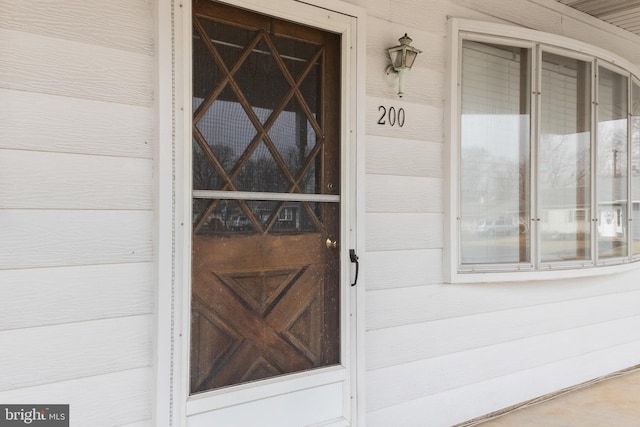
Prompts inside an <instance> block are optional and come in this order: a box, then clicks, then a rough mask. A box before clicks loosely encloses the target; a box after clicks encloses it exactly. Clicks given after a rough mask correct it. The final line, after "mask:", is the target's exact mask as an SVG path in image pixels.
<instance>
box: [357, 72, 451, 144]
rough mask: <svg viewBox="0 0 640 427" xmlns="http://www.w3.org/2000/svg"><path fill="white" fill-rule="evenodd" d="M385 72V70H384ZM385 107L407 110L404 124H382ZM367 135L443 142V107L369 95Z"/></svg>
mask: <svg viewBox="0 0 640 427" xmlns="http://www.w3.org/2000/svg"><path fill="white" fill-rule="evenodd" d="M383 72H384V71H383ZM380 107H384V108H386V109H387V111H388V110H390V108H391V107H393V108H395V110H396V111H399V110H400V109H401V108H402V109H404V111H405V122H404V126H402V127H399V126H398V125H397V124H396V126H391V125H389V124H386V125H381V124H378V121H379V120H380V118H381V115H382V112H383V110H381V109H380ZM366 118H367V119H366V120H367V126H366V128H367V129H366V131H367V135H377V136H386V137H389V138H402V139H416V140H421V141H425V140H426V141H431V142H442V141H443V128H442V126H443V108H442V107H434V106H431V105H421V104H417V103H413V104H411V103H408V102H404V101H399V100H398V99H397V97H395V99H391V100H390V99H386V98H380V97H373V96H367V110H366Z"/></svg>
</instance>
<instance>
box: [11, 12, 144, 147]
mask: <svg viewBox="0 0 640 427" xmlns="http://www.w3.org/2000/svg"><path fill="white" fill-rule="evenodd" d="M18 3H19V2H18ZM0 99H2V102H0V123H2V132H1V133H0V148H14V149H21V150H32V151H50V152H63V153H77V154H95V155H105V156H123V157H137V158H147V159H150V158H151V157H152V154H153V144H152V142H153V132H154V131H153V109H152V108H149V107H140V106H135V105H125V104H116V103H110V102H102V101H93V100H87V99H78V98H68V97H64V96H53V95H46V94H42V93H32V92H25V91H17V90H7V89H0Z"/></svg>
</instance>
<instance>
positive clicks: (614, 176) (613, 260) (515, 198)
mask: <svg viewBox="0 0 640 427" xmlns="http://www.w3.org/2000/svg"><path fill="white" fill-rule="evenodd" d="M487 26H488V25H482V26H481V27H482V28H486V27H487ZM497 27H498V26H497ZM500 27H502V26H500ZM456 28H457V30H458V31H459V32H458V36H459V37H458V38H457V45H455V46H453V49H452V50H453V51H454V54H455V57H454V58H453V60H452V63H453V65H454V66H455V67H456V69H457V81H456V82H455V83H453V82H452V95H453V96H455V99H454V100H453V101H452V106H453V107H452V109H451V114H452V116H454V115H455V116H454V117H452V118H451V126H452V132H451V135H452V138H451V144H452V146H451V147H450V155H451V156H450V157H451V173H452V175H451V183H452V185H453V187H454V188H452V189H451V190H452V195H451V202H450V204H449V206H450V208H451V209H452V210H453V211H452V212H451V216H450V218H451V226H450V228H448V232H449V234H450V236H449V237H450V239H449V242H450V243H451V248H452V253H450V254H449V255H448V258H449V263H450V265H451V271H452V272H453V274H467V273H490V272H509V271H514V272H515V271H530V272H532V273H537V272H540V271H553V270H560V269H562V270H570V269H576V270H577V269H583V268H585V267H598V266H605V265H611V264H623V263H628V262H631V261H634V260H635V259H636V257H637V256H638V255H640V83H639V80H638V79H637V77H635V73H636V70H635V68H634V66H633V65H631V64H630V63H626V62H625V61H623V60H618V58H616V57H614V56H612V55H611V54H608V53H607V52H604V51H602V50H599V49H597V48H593V49H591V48H590V47H589V46H587V45H584V44H582V43H579V42H575V41H571V40H568V39H565V38H562V37H559V36H552V35H545V34H543V33H538V32H535V31H531V30H521V31H522V32H523V36H522V37H521V38H519V37H514V35H516V36H517V34H518V31H519V29H517V28H516V29H513V27H511V29H509V30H504V31H503V32H505V33H508V34H507V36H501V35H500V34H498V35H487V34H479V33H478V32H477V31H464V29H462V28H461V27H460V26H457V27H456ZM537 38H538V39H540V40H537ZM592 52H593V53H592ZM454 75H456V74H454Z"/></svg>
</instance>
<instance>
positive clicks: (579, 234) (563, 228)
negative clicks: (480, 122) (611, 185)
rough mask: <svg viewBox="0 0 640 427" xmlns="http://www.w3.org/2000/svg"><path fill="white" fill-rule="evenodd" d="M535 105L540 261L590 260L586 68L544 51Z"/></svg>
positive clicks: (588, 85) (588, 87)
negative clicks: (538, 110) (538, 100)
mask: <svg viewBox="0 0 640 427" xmlns="http://www.w3.org/2000/svg"><path fill="white" fill-rule="evenodd" d="M541 102H542V109H541V118H540V141H539V147H538V156H539V157H538V191H539V193H538V194H539V196H538V203H539V210H540V215H539V217H540V219H541V222H540V254H541V255H540V256H541V261H542V262H553V261H567V260H586V259H590V258H591V248H590V234H591V233H590V229H591V214H590V205H591V202H590V200H591V196H590V195H591V185H590V180H591V178H590V176H591V174H590V169H591V167H590V164H591V155H590V146H591V131H590V129H591V64H590V63H587V62H583V61H578V60H576V59H571V58H565V57H562V56H558V55H554V54H551V53H547V52H544V53H543V54H542V95H541Z"/></svg>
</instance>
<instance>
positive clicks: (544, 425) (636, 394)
mask: <svg viewBox="0 0 640 427" xmlns="http://www.w3.org/2000/svg"><path fill="white" fill-rule="evenodd" d="M478 421H479V420H478ZM474 425H480V426H482V427H514V426H516V427H528V426H536V427H538V426H540V427H574V426H575V427H577V426H579V427H638V426H640V368H638V367H636V368H635V369H633V370H630V371H627V372H623V373H620V374H618V375H615V376H613V377H612V378H608V379H604V380H602V381H599V382H597V383H595V384H591V385H587V386H585V387H583V388H579V389H577V390H573V391H568V392H566V393H563V394H560V395H558V396H556V397H552V398H550V399H548V400H544V401H542V402H540V403H534V404H531V405H526V406H525V407H522V408H520V409H516V410H514V411H512V412H509V413H506V414H505V415H500V416H497V417H495V418H492V419H490V420H489V421H487V422H483V423H477V424H474Z"/></svg>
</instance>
